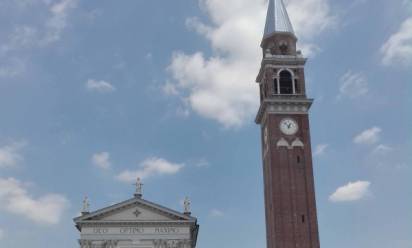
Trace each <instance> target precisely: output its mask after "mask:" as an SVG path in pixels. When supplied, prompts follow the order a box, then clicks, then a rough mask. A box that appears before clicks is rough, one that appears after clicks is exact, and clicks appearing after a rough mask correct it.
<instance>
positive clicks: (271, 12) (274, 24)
mask: <svg viewBox="0 0 412 248" xmlns="http://www.w3.org/2000/svg"><path fill="white" fill-rule="evenodd" d="M277 32H283V33H291V34H293V35H294V34H295V32H294V30H293V26H292V23H291V22H290V19H289V15H288V12H287V11H286V7H285V4H284V3H283V0H269V8H268V14H267V17H266V25H265V33H264V35H263V38H264V39H265V38H267V37H269V36H271V35H272V34H274V33H277Z"/></svg>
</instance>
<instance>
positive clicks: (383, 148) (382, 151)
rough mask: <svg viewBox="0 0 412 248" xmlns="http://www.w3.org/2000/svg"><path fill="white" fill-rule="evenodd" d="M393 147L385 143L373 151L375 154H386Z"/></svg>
mask: <svg viewBox="0 0 412 248" xmlns="http://www.w3.org/2000/svg"><path fill="white" fill-rule="evenodd" d="M392 150H393V148H392V147H390V146H387V145H384V144H380V145H378V146H377V147H376V148H375V149H374V150H373V153H375V154H386V153H388V152H390V151H392Z"/></svg>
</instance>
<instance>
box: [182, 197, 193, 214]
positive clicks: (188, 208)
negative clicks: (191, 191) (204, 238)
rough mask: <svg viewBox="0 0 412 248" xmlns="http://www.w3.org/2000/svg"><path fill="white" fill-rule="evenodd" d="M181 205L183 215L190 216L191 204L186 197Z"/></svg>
mask: <svg viewBox="0 0 412 248" xmlns="http://www.w3.org/2000/svg"><path fill="white" fill-rule="evenodd" d="M183 205H184V207H185V211H184V213H185V214H190V205H191V203H190V200H189V198H188V197H186V198H185V201H184V203H183Z"/></svg>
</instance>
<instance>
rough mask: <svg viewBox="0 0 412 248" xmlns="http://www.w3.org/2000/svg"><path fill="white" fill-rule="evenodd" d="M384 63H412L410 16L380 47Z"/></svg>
mask: <svg viewBox="0 0 412 248" xmlns="http://www.w3.org/2000/svg"><path fill="white" fill-rule="evenodd" d="M381 53H382V54H383V57H382V63H383V64H384V65H393V64H403V65H409V64H411V63H412V17H410V18H408V19H406V20H405V21H404V22H403V23H402V25H401V27H400V29H399V30H398V32H396V33H395V34H393V35H392V36H391V37H390V38H389V39H388V40H387V41H386V42H385V44H384V45H383V46H382V47H381Z"/></svg>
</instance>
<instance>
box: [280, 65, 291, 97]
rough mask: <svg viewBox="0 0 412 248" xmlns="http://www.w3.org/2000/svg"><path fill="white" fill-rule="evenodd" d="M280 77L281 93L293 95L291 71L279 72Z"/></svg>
mask: <svg viewBox="0 0 412 248" xmlns="http://www.w3.org/2000/svg"><path fill="white" fill-rule="evenodd" d="M279 77H280V83H279V86H280V94H285V95H292V94H293V81H292V74H291V73H290V72H289V71H286V70H285V71H282V72H281V73H280V74H279Z"/></svg>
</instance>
